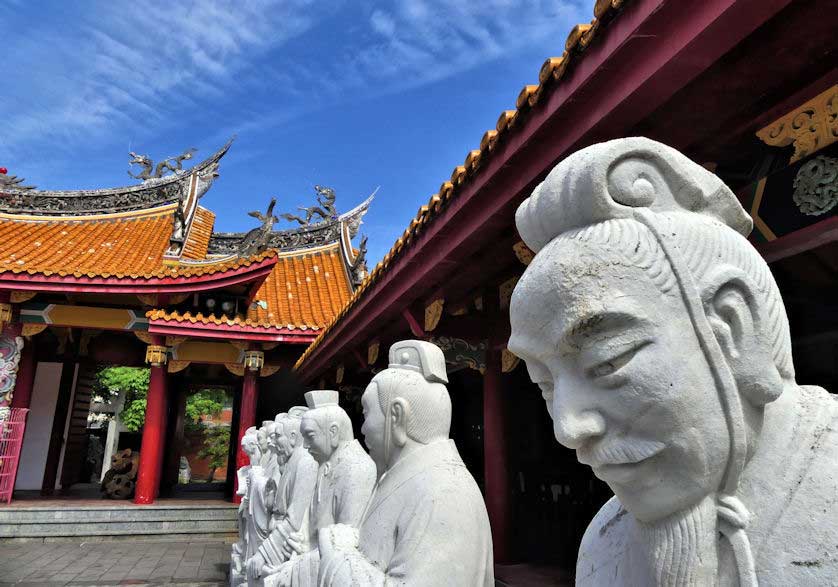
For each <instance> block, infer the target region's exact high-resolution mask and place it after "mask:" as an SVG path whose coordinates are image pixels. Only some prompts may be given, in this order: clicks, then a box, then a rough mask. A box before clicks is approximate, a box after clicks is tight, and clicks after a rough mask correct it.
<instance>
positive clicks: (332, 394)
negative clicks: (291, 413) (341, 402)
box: [306, 389, 339, 410]
mask: <svg viewBox="0 0 838 587" xmlns="http://www.w3.org/2000/svg"><path fill="white" fill-rule="evenodd" d="M338 397H339V395H338V392H336V391H333V390H331V389H314V390H312V391H307V392H306V405H308V407H309V409H310V410H313V409H315V408H325V407H326V406H336V405H338Z"/></svg>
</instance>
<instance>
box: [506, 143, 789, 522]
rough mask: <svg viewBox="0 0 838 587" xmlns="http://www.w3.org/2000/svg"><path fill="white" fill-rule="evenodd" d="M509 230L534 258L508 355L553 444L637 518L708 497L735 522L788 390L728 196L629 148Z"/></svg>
mask: <svg viewBox="0 0 838 587" xmlns="http://www.w3.org/2000/svg"><path fill="white" fill-rule="evenodd" d="M516 222H517V227H518V231H519V233H520V235H521V237H522V238H523V239H524V242H525V243H526V244H527V245H528V246H529V247H530V248H531V249H532V250H533V251H535V252H536V256H535V258H534V260H533V261H532V263H531V264H530V266H529V267H528V268H527V270H526V272H525V273H524V275H523V277H522V278H521V280H520V281H519V282H518V284H517V286H516V288H515V291H514V294H513V296H512V301H511V306H510V318H511V322H512V336H511V338H510V340H509V349H510V350H511V351H512V352H514V353H515V354H517V355H518V356H520V357H521V358H523V359H524V360H525V361H526V364H527V369H528V371H529V373H530V376H531V378H532V380H533V381H534V382H535V383H537V384H538V385H539V387H540V388H541V390H542V395H543V396H544V399H545V401H546V402H547V409H548V411H549V412H550V415H551V417H552V418H553V423H554V431H555V435H556V439H557V440H558V441H559V442H560V443H561V444H563V445H564V446H566V447H568V448H571V449H574V450H576V454H577V457H578V459H579V461H580V462H582V463H584V464H588V465H590V466H591V467H592V469H593V471H594V474H595V475H596V476H597V477H599V478H600V479H602V480H604V481H605V482H606V483H608V485H609V486H610V487H611V489H612V490H613V491H614V493H615V494H616V495H617V497H618V498H619V500H620V502H621V503H622V504H623V505H624V506H625V507H626V508H627V509H628V510H629V511H630V512H631V513H632V514H633V515H634V516H635V517H636V518H637V519H638V520H640V521H641V522H647V523H654V522H657V521H659V520H663V519H665V518H667V517H668V516H671V515H673V514H676V513H678V512H683V511H687V510H689V509H690V508H693V507H695V506H697V504H699V503H701V502H702V501H703V500H706V499H707V498H708V497H709V498H711V499H716V497H717V496H721V497H722V499H721V501H719V502H718V503H716V506H715V507H717V508H719V509H720V511H721V510H725V511H727V509H729V506H730V502H729V501H726V500H725V499H724V498H725V496H732V495H733V494H734V493H735V491H736V488H737V486H738V483H739V477H740V475H741V473H742V470H743V469H744V467H745V464H746V463H747V461H748V459H749V458H750V456H751V455H752V454H753V451H754V447H755V446H756V443H758V442H759V434H760V429H761V424H762V419H763V413H764V407H765V405H766V404H767V403H769V402H771V401H773V400H775V399H777V397H778V396H779V395H780V394H781V393H782V391H783V389H784V386H786V385H789V384H793V383H794V368H793V365H792V359H791V344H790V338H789V328H788V320H787V318H786V313H785V309H784V307H783V303H782V299H781V297H780V294H779V291H778V289H777V286H776V284H775V282H774V279H773V277H772V275H771V273H770V271H769V269H768V266H767V265H766V263H765V262H764V261H763V259H762V258H761V257H760V255H759V254H758V253H757V251H756V250H755V249H754V248H753V247H752V246H751V245H750V243H748V241H747V240H746V239H745V235H747V234H748V233H749V232H750V230H751V219H750V218H749V217H748V215H747V214H746V213H745V211H744V210H743V209H742V207H741V206H740V204H739V202H738V201H737V200H736V198H735V196H734V195H733V193H732V192H731V191H730V190H729V189H728V188H727V187H726V186H725V185H724V184H723V183H722V182H721V180H719V178H718V177H716V176H715V175H713V174H712V173H710V172H709V171H707V170H706V169H704V168H703V167H701V166H699V165H697V164H695V163H693V162H692V161H690V160H689V159H687V158H686V157H684V156H683V155H682V154H680V153H679V152H677V151H675V150H674V149H671V148H669V147H667V146H665V145H662V144H660V143H656V142H654V141H651V140H648V139H643V138H630V139H621V140H616V141H610V142H607V143H602V144H598V145H594V146H591V147H589V148H587V149H584V150H582V151H579V152H578V153H575V154H573V155H571V156H570V157H568V158H567V159H565V160H564V161H563V162H561V163H560V164H559V165H557V166H556V168H555V169H553V171H552V172H551V173H550V174H549V175H548V176H547V178H546V179H545V180H544V182H543V183H542V184H541V185H539V186H538V187H537V188H536V189H535V191H534V192H533V194H532V196H531V197H530V198H528V199H527V200H526V201H524V203H523V204H521V206H520V207H519V209H518V212H517V214H516ZM725 504H728V505H725ZM730 507H733V508H734V509H736V508H737V507H738V506H736V505H734V506H730ZM714 512H715V510H714ZM740 513H741V512H740ZM719 516H720V517H722V516H723V514H722V513H719ZM714 518H715V516H714Z"/></svg>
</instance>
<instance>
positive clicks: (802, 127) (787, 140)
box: [757, 84, 838, 163]
mask: <svg viewBox="0 0 838 587" xmlns="http://www.w3.org/2000/svg"><path fill="white" fill-rule="evenodd" d="M757 137H759V138H760V140H762V142H764V143H765V144H766V145H768V146H770V147H787V146H789V145H794V154H793V155H792V156H791V159H790V160H789V163H794V162H795V161H799V160H800V159H803V158H804V157H808V156H809V155H811V154H812V153H814V152H816V151H818V150H820V149H823V148H824V147H827V146H829V145H831V144H832V143H835V142H838V84H836V85H834V86H832V87H831V88H829V89H828V90H826V91H825V92H822V93H820V94H818V95H817V96H815V97H814V98H812V99H811V100H809V101H808V102H806V103H805V104H803V105H802V106H799V107H798V108H796V109H794V110H792V111H791V112H789V113H788V114H786V115H785V116H783V117H781V118H779V119H778V120H775V121H774V122H772V123H771V124H769V125H768V126H766V127H765V128H763V129H762V130H759V131H757Z"/></svg>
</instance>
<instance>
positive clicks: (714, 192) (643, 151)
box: [515, 137, 753, 252]
mask: <svg viewBox="0 0 838 587" xmlns="http://www.w3.org/2000/svg"><path fill="white" fill-rule="evenodd" d="M641 208H642V209H648V210H650V211H651V212H653V213H666V212H693V213H696V214H701V215H703V216H708V217H712V218H714V219H716V220H718V221H719V222H722V223H723V224H726V225H727V226H729V227H730V228H732V229H734V230H735V231H737V232H739V233H740V234H742V235H747V234H748V233H750V232H751V229H752V228H753V223H752V221H751V218H750V216H748V214H747V213H746V212H745V210H744V209H743V208H742V206H741V205H740V204H739V201H738V200H737V199H736V196H735V195H734V194H733V192H731V191H730V189H729V188H728V187H727V186H726V185H725V184H724V183H723V182H722V180H720V179H719V178H718V177H716V175H714V174H713V173H711V172H710V171H708V170H706V169H705V168H703V167H701V166H700V165H698V164H696V163H694V162H693V161H691V160H690V159H689V158H687V157H685V156H684V155H682V154H681V153H679V152H678V151H676V150H675V149H672V148H671V147H668V146H666V145H664V144H662V143H658V142H656V141H653V140H651V139H647V138H643V137H632V138H625V139H616V140H613V141H608V142H606V143H599V144H596V145H592V146H590V147H588V148H586V149H582V150H581V151H578V152H576V153H574V154H573V155H571V156H569V157H568V158H567V159H565V160H564V161H562V162H561V163H559V164H558V165H556V167H555V168H554V169H553V170H552V171H551V172H550V173H549V175H548V176H547V177H546V178H545V180H544V181H543V182H542V183H541V184H540V185H539V186H538V187H537V188H535V190H534V191H533V193H532V195H531V196H530V197H529V198H527V199H526V200H524V202H523V203H522V204H521V205H520V207H519V208H518V211H517V212H516V214H515V222H516V224H517V227H518V233H519V234H520V235H521V238H522V239H523V240H524V242H525V243H526V244H527V246H528V247H529V248H530V249H532V250H533V251H536V252H538V251H539V250H541V249H542V248H543V247H544V246H545V245H546V244H547V243H549V242H550V241H551V240H553V239H554V238H556V237H557V236H559V235H560V234H562V233H564V232H567V231H569V230H573V229H576V228H582V227H584V226H588V225H591V224H596V223H599V222H603V221H605V220H610V219H614V218H632V217H633V216H634V215H635V211H636V210H638V209H641Z"/></svg>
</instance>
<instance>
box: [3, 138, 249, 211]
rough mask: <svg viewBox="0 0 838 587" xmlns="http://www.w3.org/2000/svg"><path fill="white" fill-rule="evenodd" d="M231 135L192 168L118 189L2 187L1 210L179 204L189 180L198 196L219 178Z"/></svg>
mask: <svg viewBox="0 0 838 587" xmlns="http://www.w3.org/2000/svg"><path fill="white" fill-rule="evenodd" d="M232 143H233V139H232V138H231V139H230V140H229V141H227V143H226V144H225V145H224V146H223V147H221V149H219V150H218V151H216V152H215V153H213V154H212V155H211V156H210V157H208V158H207V159H204V160H203V161H201V162H200V163H198V164H196V165H195V166H193V167H191V168H189V169H183V170H179V171H175V172H173V173H172V174H170V175H166V176H164V177H159V178H152V179H148V180H145V181H144V182H142V183H140V184H137V185H131V186H123V187H116V188H103V189H95V190H36V189H16V188H13V187H8V186H0V212H4V213H7V214H28V215H33V216H58V217H60V216H78V215H82V214H84V215H87V214H113V213H116V212H128V211H133V210H144V209H147V208H152V207H159V206H163V205H166V204H172V203H176V202H177V201H178V200H179V199H181V198H183V197H185V196H186V195H187V194H186V191H187V190H188V187H189V180H190V178H191V177H192V176H193V175H197V178H198V180H199V182H198V183H199V184H200V185H199V186H198V190H197V193H198V198H200V197H201V196H203V195H204V193H206V191H207V190H208V189H209V187H210V185H212V182H213V180H214V179H215V178H216V177H218V163H219V161H220V160H221V158H222V157H224V155H225V154H226V153H227V151H228V150H229V149H230V146H231V145H232Z"/></svg>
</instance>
